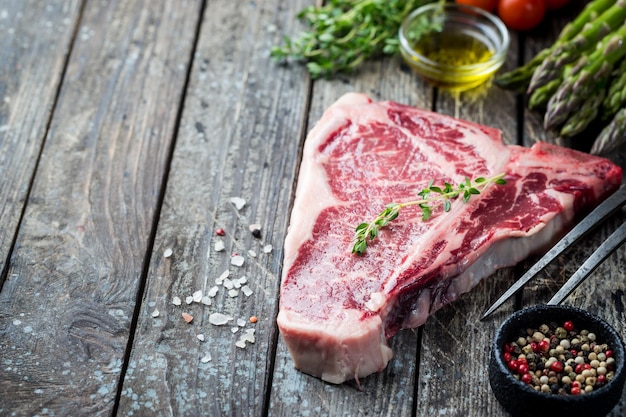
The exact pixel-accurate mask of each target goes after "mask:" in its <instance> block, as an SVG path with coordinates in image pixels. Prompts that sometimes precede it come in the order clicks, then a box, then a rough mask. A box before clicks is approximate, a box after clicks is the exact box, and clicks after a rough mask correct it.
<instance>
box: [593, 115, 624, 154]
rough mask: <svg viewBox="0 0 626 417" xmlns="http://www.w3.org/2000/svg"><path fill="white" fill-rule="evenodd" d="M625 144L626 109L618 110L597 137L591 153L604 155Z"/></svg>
mask: <svg viewBox="0 0 626 417" xmlns="http://www.w3.org/2000/svg"><path fill="white" fill-rule="evenodd" d="M624 142H626V108H623V109H621V110H619V111H618V112H617V113H616V114H615V116H614V117H613V120H611V122H610V123H609V124H608V125H607V126H606V127H605V128H604V129H602V132H600V134H599V135H598V137H597V138H596V140H595V142H594V143H593V146H592V147H591V153H592V154H595V155H600V154H606V153H607V152H610V151H612V150H614V149H616V148H617V147H618V146H620V145H622V144H623V143H624Z"/></svg>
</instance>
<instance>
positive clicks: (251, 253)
mask: <svg viewBox="0 0 626 417" xmlns="http://www.w3.org/2000/svg"><path fill="white" fill-rule="evenodd" d="M248 256H249V257H251V258H256V252H255V251H253V250H252V249H250V250H249V251H248Z"/></svg>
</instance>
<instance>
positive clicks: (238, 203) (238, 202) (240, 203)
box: [230, 197, 246, 210]
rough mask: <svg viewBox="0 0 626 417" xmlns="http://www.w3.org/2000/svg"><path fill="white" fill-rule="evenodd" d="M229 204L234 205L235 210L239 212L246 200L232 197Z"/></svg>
mask: <svg viewBox="0 0 626 417" xmlns="http://www.w3.org/2000/svg"><path fill="white" fill-rule="evenodd" d="M230 202H231V203H233V204H234V205H235V208H236V209H237V210H241V209H242V208H243V207H244V206H245V205H246V200H244V199H243V198H241V197H233V198H231V199H230Z"/></svg>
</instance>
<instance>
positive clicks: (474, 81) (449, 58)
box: [409, 27, 496, 91]
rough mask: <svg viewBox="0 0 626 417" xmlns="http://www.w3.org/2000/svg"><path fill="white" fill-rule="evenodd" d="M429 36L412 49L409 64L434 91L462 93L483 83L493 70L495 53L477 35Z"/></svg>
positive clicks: (447, 33) (448, 32)
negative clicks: (429, 83)
mask: <svg viewBox="0 0 626 417" xmlns="http://www.w3.org/2000/svg"><path fill="white" fill-rule="evenodd" d="M456 29H458V28H454V27H452V28H451V27H448V28H446V30H442V31H435V32H430V33H428V34H427V35H426V36H422V37H420V38H419V39H418V40H417V41H415V42H414V43H413V45H412V49H413V51H414V52H415V54H413V56H411V61H413V62H410V61H409V64H410V65H411V66H412V67H413V69H414V70H416V72H418V73H419V74H420V75H421V76H423V77H424V78H425V79H426V80H427V81H429V82H431V84H434V85H435V86H437V87H440V88H444V89H447V90H451V91H465V90H468V89H471V88H474V87H476V86H478V85H480V84H482V83H484V82H485V81H486V80H487V79H488V78H489V77H490V76H491V75H492V74H493V73H494V72H495V70H496V68H494V67H493V59H492V58H493V56H494V54H495V49H494V48H492V47H491V45H490V43H489V42H488V41H487V40H486V39H485V38H483V37H482V36H481V34H480V33H477V32H476V31H462V30H456Z"/></svg>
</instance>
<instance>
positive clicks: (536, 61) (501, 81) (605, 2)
mask: <svg viewBox="0 0 626 417" xmlns="http://www.w3.org/2000/svg"><path fill="white" fill-rule="evenodd" d="M615 2H616V0H594V1H592V2H590V3H589V4H587V6H585V8H584V9H583V10H582V11H581V12H580V14H579V15H578V16H577V17H576V19H574V20H573V21H572V22H570V23H568V24H567V25H566V26H565V27H564V28H563V30H561V33H560V34H559V36H558V38H557V40H556V41H555V43H554V44H553V45H552V46H550V47H549V48H545V49H543V50H542V51H540V52H539V53H538V54H537V55H535V57H534V58H532V59H531V60H530V61H529V62H527V63H526V64H525V65H523V66H521V67H518V68H516V69H514V70H513V71H509V72H506V73H504V74H502V75H500V76H498V77H496V79H495V80H494V82H495V83H496V85H498V86H500V87H501V88H505V89H507V90H514V91H519V92H523V91H525V90H526V88H527V87H528V83H529V82H530V79H531V78H532V76H533V72H534V71H535V69H536V68H537V67H538V66H539V65H541V63H542V62H543V60H544V59H546V57H547V56H548V55H550V53H551V52H552V50H553V49H555V48H557V47H558V46H559V45H560V44H562V43H564V42H566V41H568V40H570V39H572V38H574V37H575V36H576V35H577V34H579V33H580V32H581V31H582V30H583V28H584V27H585V25H587V23H588V22H590V21H593V20H595V19H596V18H597V17H598V16H599V15H600V14H602V13H603V12H604V11H605V10H607V9H609V8H610V7H611V6H613V4H615Z"/></svg>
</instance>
